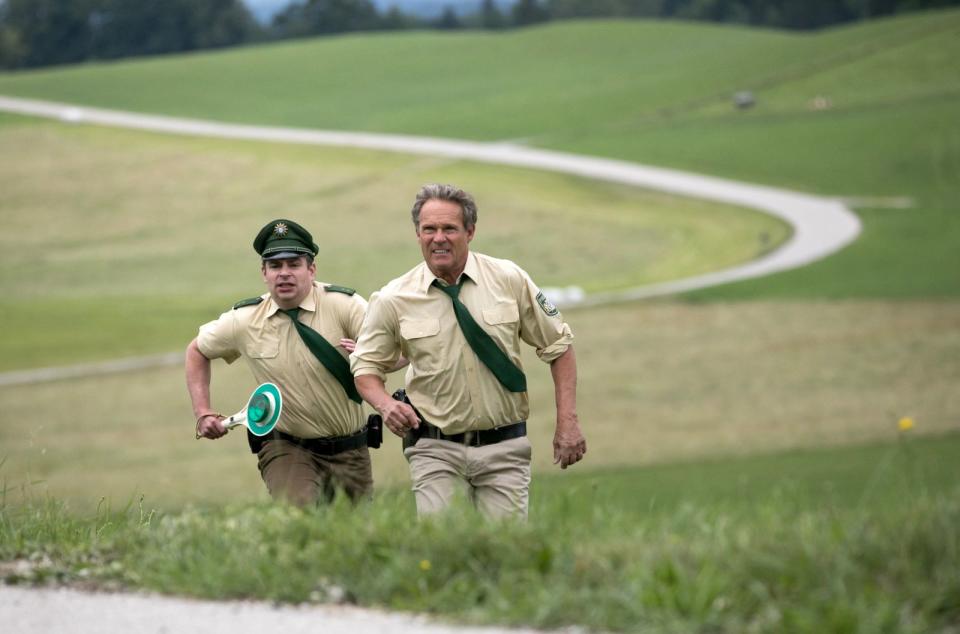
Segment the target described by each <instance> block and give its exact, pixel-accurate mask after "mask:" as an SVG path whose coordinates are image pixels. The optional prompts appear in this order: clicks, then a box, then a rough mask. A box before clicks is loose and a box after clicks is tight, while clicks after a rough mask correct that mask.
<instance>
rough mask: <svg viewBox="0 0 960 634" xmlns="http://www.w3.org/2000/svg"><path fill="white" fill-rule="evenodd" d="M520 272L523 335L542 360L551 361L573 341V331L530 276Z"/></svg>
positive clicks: (521, 331) (521, 326)
mask: <svg viewBox="0 0 960 634" xmlns="http://www.w3.org/2000/svg"><path fill="white" fill-rule="evenodd" d="M521 273H522V276H521V277H522V284H523V287H522V288H521V289H520V293H519V297H520V337H521V338H522V339H523V340H524V341H525V342H526V343H527V344H529V345H531V346H533V347H534V348H535V349H536V351H537V357H539V358H540V360H541V361H543V362H544V363H552V362H553V361H554V360H555V359H557V357H559V356H560V355H562V354H563V353H564V352H566V351H567V348H569V347H570V344H572V343H573V331H571V330H570V326H569V325H568V324H567V323H566V322H565V321H563V315H561V314H560V311H559V310H557V309H556V308H555V307H554V306H553V305H552V304H551V303H550V302H549V301H548V299H547V298H546V297H545V296H544V295H543V293H541V291H540V289H539V288H538V287H537V285H536V284H534V283H533V280H532V279H530V276H529V275H527V273H526V272H525V271H522V270H521Z"/></svg>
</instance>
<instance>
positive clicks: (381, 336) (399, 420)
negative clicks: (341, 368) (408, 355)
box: [350, 293, 420, 437]
mask: <svg viewBox="0 0 960 634" xmlns="http://www.w3.org/2000/svg"><path fill="white" fill-rule="evenodd" d="M395 330H396V316H395V314H394V313H393V311H392V310H391V309H390V307H389V306H387V305H386V302H384V301H383V299H382V297H381V296H380V293H374V294H373V295H372V296H371V297H370V304H369V305H368V306H367V314H366V316H365V317H364V319H363V325H362V326H361V328H360V336H359V337H357V344H356V347H355V349H354V350H353V352H352V353H351V355H350V370H351V372H353V376H354V383H355V384H356V386H357V392H359V393H360V396H361V397H363V400H365V401H366V402H368V403H370V405H371V406H372V407H373V408H374V409H375V410H377V412H379V414H380V416H381V418H383V423H384V425H386V426H387V429H389V430H390V431H392V432H393V433H394V434H396V435H397V436H401V437H403V436H404V435H405V434H406V433H407V430H408V429H410V428H414V429H416V428H417V427H418V426H419V424H420V423H419V419H418V418H417V414H416V412H414V411H413V408H412V407H410V406H409V405H407V404H406V403H403V402H400V401H396V400H394V399H393V397H391V396H390V395H389V394H388V393H387V389H386V376H385V373H386V372H391V371H393V370H395V369H396V367H397V366H398V365H399V363H400V361H401V360H402V359H403V357H402V356H401V354H400V347H399V344H398V340H397V336H396V332H395Z"/></svg>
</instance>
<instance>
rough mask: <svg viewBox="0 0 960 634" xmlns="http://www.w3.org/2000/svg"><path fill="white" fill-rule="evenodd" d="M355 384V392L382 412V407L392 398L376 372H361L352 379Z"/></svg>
mask: <svg viewBox="0 0 960 634" xmlns="http://www.w3.org/2000/svg"><path fill="white" fill-rule="evenodd" d="M353 382H354V384H356V386H357V392H359V393H360V396H361V397H362V398H363V400H365V401H366V402H367V403H370V405H371V406H372V407H373V408H374V409H375V410H377V411H378V412H381V413H383V409H384V407H385V406H386V405H387V404H389V403H390V402H391V401H392V400H393V399H392V398H391V396H390V395H389V394H387V388H386V384H385V383H384V382H383V379H381V378H380V377H379V376H377V375H376V374H362V375H360V376H358V377H355V378H354V380H353Z"/></svg>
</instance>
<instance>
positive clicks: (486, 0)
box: [0, 0, 960, 69]
mask: <svg viewBox="0 0 960 634" xmlns="http://www.w3.org/2000/svg"><path fill="white" fill-rule="evenodd" d="M453 1H454V0H451V5H449V6H448V7H447V8H446V9H445V10H444V11H443V13H442V15H440V16H439V17H437V18H433V19H424V18H421V17H418V16H415V15H412V14H408V13H404V12H403V11H401V10H400V9H399V8H397V7H396V6H393V7H391V8H390V9H387V10H385V11H380V10H378V9H377V7H376V6H375V5H374V4H373V3H372V2H371V1H370V0H300V1H292V2H291V4H290V5H288V6H287V8H285V9H284V10H282V11H281V12H280V13H278V14H277V15H276V16H274V18H273V20H272V22H271V23H270V24H267V25H262V24H259V23H258V22H257V21H256V20H254V18H253V16H252V15H251V13H250V11H249V10H248V9H247V7H246V5H245V4H243V2H242V1H241V0H0V68H4V69H17V68H35V67H40V66H50V65H56V64H70V63H77V62H83V61H87V60H108V59H118V58H122V57H130V56H143V55H157V54H161V53H176V52H184V51H192V50H198V49H210V48H218V47H227V46H237V45H241V44H248V43H254V42H264V41H271V40H282V39H288V38H297V37H310V36H316V35H325V34H333V33H345V32H356V31H393V30H403V29H425V28H430V29H507V28H517V27H524V26H529V25H532V24H538V23H542V22H547V21H550V20H563V19H571V18H598V17H618V18H641V17H645V18H674V19H687V20H706V21H713V22H731V23H741V24H750V25H755V26H769V27H778V28H788V29H816V28H820V27H824V26H828V25H831V24H839V23H843V22H851V21H855V20H862V19H867V18H872V17H878V16H884V15H891V14H895V13H901V12H907V11H916V10H923V9H929V8H935V7H945V6H955V5H960V0H516V2H513V3H512V4H510V5H508V6H506V7H505V8H501V5H499V4H498V3H497V2H495V0H483V2H482V4H481V5H480V7H479V9H478V10H477V11H476V12H475V13H472V14H468V15H462V14H461V13H458V12H457V11H455V9H454V5H453Z"/></svg>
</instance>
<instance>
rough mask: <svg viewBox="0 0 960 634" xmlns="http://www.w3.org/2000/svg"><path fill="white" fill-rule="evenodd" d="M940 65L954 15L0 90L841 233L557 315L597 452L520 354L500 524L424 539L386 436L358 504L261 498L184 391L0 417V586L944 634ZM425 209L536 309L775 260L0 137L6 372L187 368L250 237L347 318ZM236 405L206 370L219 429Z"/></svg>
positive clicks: (253, 283)
mask: <svg viewBox="0 0 960 634" xmlns="http://www.w3.org/2000/svg"><path fill="white" fill-rule="evenodd" d="M958 34H960V11H941V12H931V13H922V14H914V15H910V16H904V17H899V18H896V19H891V20H881V21H875V22H867V23H862V24H859V25H854V26H848V27H843V28H836V29H829V30H825V31H821V32H817V33H810V34H794V33H784V32H778V31H771V30H761V29H748V28H741V27H729V26H706V25H697V24H685V23H679V22H644V21H623V22H613V21H578V22H564V23H555V24H551V25H548V26H544V27H538V28H533V29H524V30H516V31H510V32H504V33H469V32H467V33H457V34H438V33H403V34H375V35H351V36H343V37H333V38H324V39H315V40H303V41H297V42H287V43H283V44H277V45H269V46H257V47H248V48H243V49H235V50H227V51H221V52H216V53H203V54H192V55H185V56H169V57H163V58H155V59H144V60H131V61H119V62H112V63H104V64H89V65H83V66H78V67H67V68H60V69H50V70H43V71H32V72H23V73H9V74H0V94H9V95H19V96H25V97H35V98H43V99H51V100H57V101H64V102H70V103H80V104H87V105H91V106H100V107H108V108H115V109H131V110H137V111H142V112H151V113H161V114H170V115H177V116H188V117H198V118H209V119H218V120H222V121H230V122H242V123H254V124H268V125H285V126H302V127H313V128H323V129H344V130H370V131H377V132H397V133H414V134H425V135H431V136H446V137H453V138H468V139H478V140H488V141H497V140H510V141H512V142H519V143H526V144H530V145H533V146H538V147H545V148H552V149H560V150H564V151H571V152H579V153H585V154H593V155H600V156H608V157H614V158H621V159H628V160H634V161H638V162H645V163H650V164H655V165H663V166H669V167H675V168H681V169H688V170H692V171H698V172H702V173H706V174H711V175H717V176H724V177H729V178H735V179H741V180H746V181H750V182H756V183H766V184H770V185H775V186H782V187H787V188H792V189H796V190H800V191H807V192H812V193H817V194H821V195H826V196H838V197H845V198H851V199H855V200H853V202H852V203H851V204H853V205H854V206H855V209H856V212H857V213H858V214H859V215H860V217H861V218H862V220H863V222H864V233H863V235H862V236H861V237H860V239H858V241H857V242H855V243H854V244H853V245H851V246H850V247H848V248H846V249H845V250H844V251H842V252H841V253H839V254H836V255H834V256H831V257H829V258H827V259H825V260H823V261H821V262H817V263H814V264H812V265H809V266H806V267H804V268H802V269H799V270H796V271H790V272H786V273H781V274H778V275H775V276H771V277H768V278H763V279H759V280H753V281H748V282H742V283H737V284H732V285H726V286H722V287H717V288H713V289H706V290H702V291H698V292H695V293H691V294H687V295H684V296H682V297H678V298H672V299H661V300H656V301H647V302H636V303H630V304H623V305H616V306H605V307H596V308H589V309H578V310H569V311H566V312H565V316H566V317H567V320H568V321H569V322H570V324H571V326H572V328H573V330H574V332H575V333H576V335H577V356H578V361H579V369H580V372H579V375H580V376H579V390H578V392H579V399H578V402H579V411H580V416H581V420H582V422H583V424H584V429H585V433H586V435H587V438H588V445H589V450H588V454H587V457H586V460H585V461H584V462H583V463H582V464H579V465H577V466H576V467H575V468H573V469H571V470H567V471H563V472H561V471H560V470H559V469H557V468H556V467H554V466H553V465H552V464H551V449H550V443H551V437H552V425H553V421H552V416H553V404H552V401H553V389H552V384H551V382H550V379H549V371H548V370H547V368H546V367H544V366H543V365H542V364H540V363H539V362H538V361H537V360H536V357H535V356H534V355H533V354H532V353H531V354H529V355H528V357H527V358H526V359H525V362H526V367H527V368H528V376H529V380H530V396H531V404H532V409H533V414H532V416H531V420H530V423H531V425H530V428H531V441H532V443H533V445H534V470H535V478H534V487H533V490H532V504H531V519H530V522H529V523H528V524H526V525H522V526H521V525H496V524H486V523H482V522H477V521H476V519H475V517H474V516H473V515H472V514H471V513H470V512H469V511H466V510H463V511H462V512H459V513H455V514H451V515H450V516H449V517H445V518H441V519H439V520H437V521H436V522H431V523H417V522H416V520H415V518H414V517H413V512H412V508H411V507H412V502H411V499H410V497H409V494H408V493H407V492H406V491H405V489H406V487H407V486H408V476H407V474H406V465H405V463H404V461H403V458H402V456H401V455H400V447H399V441H397V439H395V438H388V439H387V442H386V444H385V446H384V448H382V449H381V450H379V451H377V452H375V454H374V469H375V477H376V480H377V482H378V489H379V492H378V495H377V497H376V498H375V499H374V501H373V503H371V504H369V505H365V506H363V507H362V508H360V509H350V508H349V507H348V506H347V505H344V504H336V505H334V506H333V507H330V508H321V509H311V510H308V511H297V510H295V509H288V508H285V507H281V506H276V505H271V504H269V503H268V502H267V499H266V497H267V496H266V494H265V492H264V491H263V485H262V483H261V482H260V480H259V476H258V474H257V473H256V468H255V466H254V465H255V463H254V462H253V457H252V456H250V454H249V452H248V451H247V449H246V444H245V440H244V439H243V437H242V436H241V434H237V433H233V434H230V435H228V436H227V437H226V438H225V439H223V440H220V441H218V442H208V441H203V442H198V441H195V440H194V438H193V420H192V416H191V415H190V406H189V401H188V398H187V395H186V390H185V388H184V381H183V373H182V370H181V369H180V368H154V369H149V370H143V371H136V372H126V373H123V374H116V375H109V376H100V377H86V378H77V379H70V380H63V381H58V382H51V383H38V384H33V385H23V386H16V387H0V411H2V412H3V414H2V415H0V416H2V418H0V420H2V424H0V483H2V486H0V491H2V495H0V579H3V580H6V581H7V582H10V583H43V582H49V581H54V582H61V583H70V584H73V585H78V586H82V587H95V588H117V587H123V588H145V589H150V590H157V591H161V592H168V593H176V594H186V595H192V596H203V597H212V598H239V597H251V596H252V597H263V598H269V599H272V600H278V601H285V602H286V601H289V602H307V603H310V602H337V601H346V602H353V603H357V604H360V605H372V606H380V607H386V608H390V609H401V610H415V611H423V612H428V613H431V614H435V615H441V616H443V617H444V618H452V619H455V620H457V621H465V622H476V623H505V624H516V625H533V626H538V627H562V626H569V625H580V626H583V627H586V628H590V629H598V630H614V631H642V632H691V631H693V632H917V633H920V632H954V631H956V628H957V627H960V611H958V608H957V606H960V572H958V571H960V531H958V529H957V527H958V526H960V523H958V520H960V508H958V505H957V500H958V499H960V478H958V475H960V472H958V471H957V469H956V464H958V460H960V433H958V432H960V391H958V390H957V385H958V384H960V297H958V295H960V275H958V271H960V249H958V248H957V245H960V219H958V218H960V216H958V211H960V210H958V207H957V203H956V200H958V197H960V178H958V176H960V119H958V118H957V115H956V112H958V111H960V70H958V68H957V66H956V64H955V63H953V60H954V59H956V58H957V57H958V56H960V38H958V37H957V35H958ZM739 90H751V91H753V92H754V94H755V95H756V99H757V103H756V105H755V106H754V107H753V108H751V109H749V110H745V111H736V110H734V108H733V107H732V105H731V95H732V94H733V93H734V92H736V91H739ZM431 181H449V182H456V183H459V184H461V185H463V186H464V187H466V188H467V189H469V190H471V191H473V192H474V193H475V194H476V195H477V197H478V200H479V202H480V222H479V225H478V233H477V239H476V240H475V241H474V243H473V246H474V247H475V248H476V249H477V250H479V251H483V252H487V253H490V254H491V255H496V256H499V257H507V258H512V259H515V260H517V261H518V262H519V263H520V264H521V265H522V266H524V268H526V269H527V270H528V271H529V272H530V273H531V274H532V275H533V277H534V279H536V280H537V281H538V282H539V283H540V284H541V285H543V286H554V287H564V286H570V285H577V286H581V287H583V288H584V289H586V290H587V291H588V292H598V291H607V290H616V289H622V288H628V287H632V286H636V285H641V284H647V283H653V282H658V281H664V280H669V279H676V278H679V277H683V276H687V275H694V274H697V273H702V272H706V271H712V270H716V269H719V268H722V267H726V266H730V265H733V264H736V263H740V262H744V261H748V260H750V259H753V258H755V257H757V256H759V255H760V254H762V253H764V252H765V251H766V250H767V249H769V248H771V246H773V245H776V244H780V243H781V242H782V241H784V240H786V239H787V238H788V237H789V228H788V227H786V226H785V225H783V224H782V223H780V222H779V221H776V220H774V219H772V218H769V217H767V216H764V215H762V214H759V213H756V212H754V211H750V210H745V209H739V208H734V207H727V206H722V205H717V204H714V203H708V202H704V201H699V200H692V199H684V198H678V197H675V196H668V195H665V194H662V193H658V192H651V191H644V190H639V189H631V188H627V187H621V186H616V185H610V184H603V183H596V182H590V181H586V180H583V179H578V178H573V177H568V176H562V175H557V174H551V173H544V172H537V171H533V170H519V169H513V168H505V167H498V166H492V165H484V164H477V163H470V162H464V161H452V160H447V159H440V158H429V157H414V156H408V155H403V154H389V153H375V152H368V151H359V150H346V149H336V148H319V147H317V148H314V147H302V146H289V147H288V146H281V145H275V144H266V143H252V142H234V141H223V140H209V139H193V138H189V139H188V138H179V137H177V138H175V137H167V136H163V135H156V134H148V133H142V132H132V131H124V130H114V129H106V128H96V127H86V126H76V125H71V124H67V123H62V122H49V121H41V120H36V119H31V118H26V117H18V116H11V115H0V214H2V218H3V220H4V229H5V230H4V231H3V232H2V233H0V262H2V264H3V266H2V267H0V289H2V290H3V293H2V295H3V299H2V300H0V316H2V320H3V324H4V331H3V335H2V336H0V352H2V354H0V371H13V370H24V369H30V368H37V367H45V366H51V365H67V364H72V363H81V362H91V361H97V360H105V359H113V358H117V357H126V356H134V355H140V354H149V353H159V352H168V351H171V350H178V349H182V348H183V347H184V346H185V345H186V343H187V342H188V341H189V340H190V338H191V337H192V336H194V334H195V332H196V328H197V326H198V325H199V324H201V323H203V322H205V321H207V320H210V319H213V318H215V317H216V316H217V315H218V314H219V313H220V312H222V311H224V310H226V309H227V308H228V307H229V306H230V305H231V304H232V303H233V302H235V301H236V300H238V299H241V298H245V297H249V296H252V295H255V294H258V293H260V292H261V288H262V282H261V280H260V279H259V271H258V262H257V260H256V256H255V254H254V253H253V252H252V248H251V246H250V242H251V241H252V238H253V235H254V234H255V233H256V231H257V230H258V229H259V228H260V226H262V224H263V223H264V222H265V221H266V220H269V219H270V218H273V217H280V216H287V217H291V218H295V219H299V220H301V221H302V222H303V223H304V224H306V225H307V226H308V227H309V228H311V230H313V231H314V234H315V237H316V238H317V241H318V243H319V244H320V246H321V253H320V256H319V257H318V277H319V278H320V279H321V280H323V281H327V282H334V283H339V284H347V285H350V286H354V287H356V288H357V289H358V290H359V291H360V292H361V293H363V294H365V295H367V294H369V293H370V292H371V291H373V290H375V289H376V288H378V287H379V286H380V285H381V284H382V283H383V282H384V281H386V280H387V279H389V278H390V277H392V276H394V275H396V274H397V273H399V272H402V271H404V270H406V269H407V268H409V267H410V266H412V265H413V264H415V263H416V262H417V261H418V260H419V251H418V249H417V246H416V243H415V241H414V235H413V230H412V226H411V224H410V221H409V216H408V208H409V202H410V200H411V198H412V195H413V193H414V192H415V191H416V188H417V187H418V186H419V185H421V184H422V183H425V182H431ZM901 199H907V200H908V202H909V204H908V205H898V204H893V203H896V202H898V201H901ZM400 380H401V378H400V377H393V378H392V382H393V383H394V384H397V383H398V382H399V381H400ZM252 387H253V384H252V379H251V378H250V376H249V374H248V373H247V371H246V368H244V367H243V364H242V362H240V363H237V364H235V365H233V366H226V365H224V364H223V363H221V362H217V363H216V365H215V370H214V380H213V394H214V405H215V406H216V407H218V408H219V409H220V410H221V411H223V412H224V413H232V412H233V411H235V410H236V409H238V408H239V406H240V405H241V404H242V403H243V402H244V401H245V399H246V397H247V395H248V394H249V391H250V389H252ZM902 419H909V420H910V421H911V422H912V423H913V428H912V429H908V430H901V429H899V428H898V422H899V421H901V420H902ZM211 535H213V537H211ZM411 535H417V536H418V537H415V538H411V537H410V536H411ZM4 562H6V563H4ZM16 562H19V563H18V565H14V564H15V563H16ZM23 562H26V564H25V565H20V564H23ZM370 570H376V571H377V574H367V571H370ZM294 571H296V572H294Z"/></svg>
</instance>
